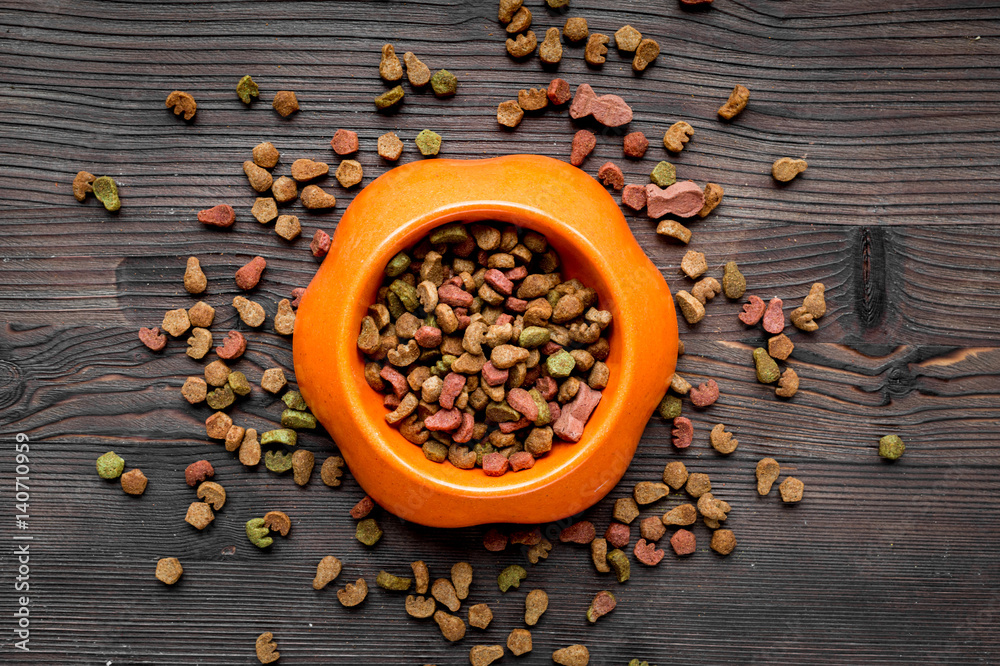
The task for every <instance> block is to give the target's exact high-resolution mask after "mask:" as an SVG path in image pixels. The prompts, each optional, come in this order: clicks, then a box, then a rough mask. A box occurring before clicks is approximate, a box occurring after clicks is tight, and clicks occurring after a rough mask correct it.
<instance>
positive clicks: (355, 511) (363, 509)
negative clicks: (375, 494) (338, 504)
mask: <svg viewBox="0 0 1000 666" xmlns="http://www.w3.org/2000/svg"><path fill="white" fill-rule="evenodd" d="M374 508H375V500H373V499H372V498H371V497H370V496H368V495H365V496H364V497H362V498H361V499H360V500H358V503H357V504H355V505H354V507H353V508H352V509H351V518H353V519H354V520H361V519H362V518H367V517H368V514H369V513H371V512H372V510H373V509H374Z"/></svg>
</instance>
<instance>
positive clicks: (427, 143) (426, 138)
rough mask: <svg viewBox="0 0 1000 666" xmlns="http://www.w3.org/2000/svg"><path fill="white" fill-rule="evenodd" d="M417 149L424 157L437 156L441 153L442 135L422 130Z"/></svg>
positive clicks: (417, 140) (418, 136)
mask: <svg viewBox="0 0 1000 666" xmlns="http://www.w3.org/2000/svg"><path fill="white" fill-rule="evenodd" d="M416 143H417V148H419V149H420V154H421V155H423V156H424V157H430V156H431V155H437V154H438V153H439V152H441V135H440V134H438V133H437V132H434V131H431V130H427V129H425V130H421V132H420V134H418V135H417V139H416Z"/></svg>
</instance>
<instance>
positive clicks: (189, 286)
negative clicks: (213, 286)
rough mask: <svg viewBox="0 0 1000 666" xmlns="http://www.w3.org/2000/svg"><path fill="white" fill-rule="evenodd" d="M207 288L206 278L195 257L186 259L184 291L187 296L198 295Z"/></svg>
mask: <svg viewBox="0 0 1000 666" xmlns="http://www.w3.org/2000/svg"><path fill="white" fill-rule="evenodd" d="M207 286H208V278H206V277H205V273H204V272H202V270H201V264H200V263H199V262H198V258H197V257H188V260H187V268H185V269H184V289H185V290H187V292H188V293H189V294H200V293H201V292H203V291H205V288H206V287H207Z"/></svg>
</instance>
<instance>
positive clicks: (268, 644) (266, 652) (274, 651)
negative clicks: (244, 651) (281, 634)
mask: <svg viewBox="0 0 1000 666" xmlns="http://www.w3.org/2000/svg"><path fill="white" fill-rule="evenodd" d="M273 638H274V635H273V634H272V633H271V632H270V631H265V632H264V633H262V634H261V635H260V636H258V637H257V643H256V648H257V659H258V660H259V661H260V663H262V664H270V663H272V662H275V661H278V657H280V656H281V654H280V653H279V652H278V644H277V643H275V642H274V641H273V640H271V639H273Z"/></svg>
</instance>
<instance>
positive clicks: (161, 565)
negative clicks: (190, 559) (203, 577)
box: [156, 557, 184, 585]
mask: <svg viewBox="0 0 1000 666" xmlns="http://www.w3.org/2000/svg"><path fill="white" fill-rule="evenodd" d="M183 573H184V567H182V566H181V562H180V560H178V559H177V558H176V557H164V558H161V559H160V560H159V561H157V563H156V579H157V580H159V581H160V582H161V583H164V584H165V585H173V584H174V583H176V582H177V581H179V580H180V579H181V574H183Z"/></svg>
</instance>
